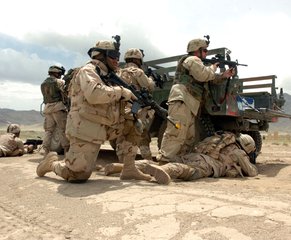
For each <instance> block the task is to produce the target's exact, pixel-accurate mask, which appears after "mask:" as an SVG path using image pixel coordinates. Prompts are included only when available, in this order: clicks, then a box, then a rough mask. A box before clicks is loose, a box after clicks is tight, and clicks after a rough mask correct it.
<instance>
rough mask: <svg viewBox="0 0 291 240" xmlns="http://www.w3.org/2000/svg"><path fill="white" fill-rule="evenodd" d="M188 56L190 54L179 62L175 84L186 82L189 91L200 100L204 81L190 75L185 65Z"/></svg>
mask: <svg viewBox="0 0 291 240" xmlns="http://www.w3.org/2000/svg"><path fill="white" fill-rule="evenodd" d="M187 57H189V55H185V56H183V57H182V58H181V59H180V60H179V62H178V65H177V69H176V73H175V79H174V84H176V83H180V84H184V85H185V86H186V88H187V90H188V91H189V93H190V94H191V95H192V96H193V97H195V98H197V99H198V100H199V101H200V100H201V99H202V97H203V93H204V83H202V82H199V81H198V80H196V79H195V78H193V77H192V76H190V74H189V71H188V70H187V69H186V68H184V67H183V62H184V61H185V59H186V58H187Z"/></svg>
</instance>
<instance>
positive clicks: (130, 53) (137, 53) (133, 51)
mask: <svg viewBox="0 0 291 240" xmlns="http://www.w3.org/2000/svg"><path fill="white" fill-rule="evenodd" d="M143 56H144V55H143V52H142V51H141V50H140V49H138V48H130V49H128V50H127V51H126V53H125V54H124V60H126V59H128V58H136V59H140V60H142V59H143Z"/></svg>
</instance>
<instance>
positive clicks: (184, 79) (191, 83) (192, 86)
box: [179, 74, 204, 101]
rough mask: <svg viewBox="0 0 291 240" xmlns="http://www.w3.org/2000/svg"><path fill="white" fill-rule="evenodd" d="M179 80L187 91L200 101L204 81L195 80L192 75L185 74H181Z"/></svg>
mask: <svg viewBox="0 0 291 240" xmlns="http://www.w3.org/2000/svg"><path fill="white" fill-rule="evenodd" d="M179 82H180V83H182V84H184V85H185V86H186V88H187V90H188V91H189V93H190V94H191V95H192V96H193V97H195V98H196V99H197V100H199V101H201V100H202V99H203V94H204V83H200V82H198V81H195V80H194V79H193V78H192V77H190V76H189V75H187V74H181V75H180V79H179Z"/></svg>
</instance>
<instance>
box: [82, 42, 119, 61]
mask: <svg viewBox="0 0 291 240" xmlns="http://www.w3.org/2000/svg"><path fill="white" fill-rule="evenodd" d="M107 50H115V45H114V42H111V41H106V40H101V41H98V42H97V43H96V44H95V47H93V48H90V50H89V51H88V54H89V56H90V57H91V58H93V57H95V56H97V55H99V54H100V53H101V52H104V51H107Z"/></svg>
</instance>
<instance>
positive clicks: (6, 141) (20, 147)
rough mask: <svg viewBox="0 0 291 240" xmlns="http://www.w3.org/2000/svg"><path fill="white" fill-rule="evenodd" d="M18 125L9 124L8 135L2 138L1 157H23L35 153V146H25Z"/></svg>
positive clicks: (0, 139) (0, 138) (0, 137)
mask: <svg viewBox="0 0 291 240" xmlns="http://www.w3.org/2000/svg"><path fill="white" fill-rule="evenodd" d="M19 136H20V127H19V125H18V124H9V126H8V128H7V133H6V134H3V135H1V136H0V157H9V156H11V157H14V156H22V155H23V154H26V153H32V152H33V145H24V144H23V142H22V140H21V139H20V138H19Z"/></svg>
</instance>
